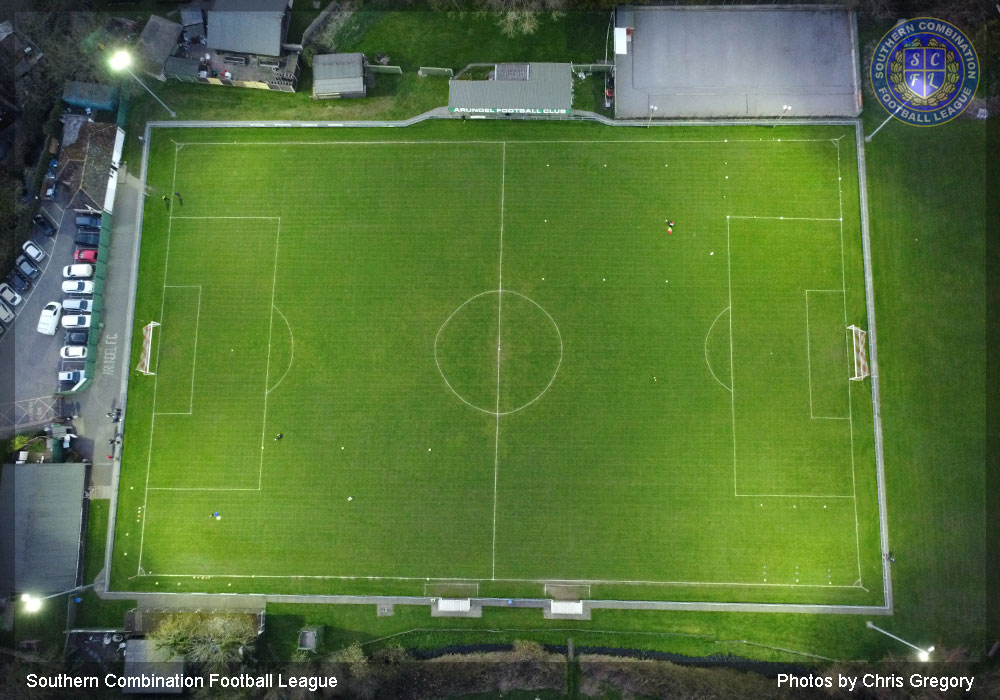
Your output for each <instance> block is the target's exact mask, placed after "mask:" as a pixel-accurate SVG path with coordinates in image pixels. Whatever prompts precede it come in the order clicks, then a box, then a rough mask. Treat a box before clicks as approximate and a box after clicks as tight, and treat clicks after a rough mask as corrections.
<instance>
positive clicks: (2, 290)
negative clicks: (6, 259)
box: [0, 282, 21, 306]
mask: <svg viewBox="0 0 1000 700" xmlns="http://www.w3.org/2000/svg"><path fill="white" fill-rule="evenodd" d="M0 299H3V300H4V301H5V302H7V304H8V305H10V306H17V305H18V304H20V303H21V295H20V294H18V293H17V292H15V291H14V290H13V289H12V288H11V286H10V285H9V284H7V283H6V282H3V283H2V284H0Z"/></svg>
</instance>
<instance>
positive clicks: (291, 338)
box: [267, 306, 295, 394]
mask: <svg viewBox="0 0 1000 700" xmlns="http://www.w3.org/2000/svg"><path fill="white" fill-rule="evenodd" d="M272 308H273V309H274V310H275V311H277V312H278V315H279V316H281V320H282V321H284V322H285V327H286V328H287V329H288V340H289V342H290V343H291V350H290V352H289V357H288V366H287V367H286V368H285V372H284V374H282V375H281V379H279V380H278V381H277V382H275V384H274V386H272V387H271V388H270V389H268V390H267V393H268V394H270V393H271V392H272V391H274V390H275V389H277V388H278V385H279V384H281V382H283V381H285V377H287V376H288V373H289V372H290V371H291V369H292V363H293V362H295V335H294V334H293V333H292V325H291V324H290V323H289V322H288V319H287V318H285V314H283V313H281V309H279V308H278V307H277V306H272Z"/></svg>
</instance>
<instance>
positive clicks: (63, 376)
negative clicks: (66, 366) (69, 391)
mask: <svg viewBox="0 0 1000 700" xmlns="http://www.w3.org/2000/svg"><path fill="white" fill-rule="evenodd" d="M85 376H87V375H86V374H85V373H84V371H83V370H82V369H74V370H71V371H69V372H60V373H59V381H60V382H69V383H71V384H76V383H77V382H80V381H83V378H84V377H85Z"/></svg>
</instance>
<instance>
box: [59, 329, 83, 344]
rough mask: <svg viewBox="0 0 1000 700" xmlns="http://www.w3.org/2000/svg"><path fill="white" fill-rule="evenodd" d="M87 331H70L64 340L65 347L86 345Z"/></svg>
mask: <svg viewBox="0 0 1000 700" xmlns="http://www.w3.org/2000/svg"><path fill="white" fill-rule="evenodd" d="M88 335H89V333H88V332H87V331H68V332H67V333H66V335H65V337H64V338H63V345H86V344H87V337H88Z"/></svg>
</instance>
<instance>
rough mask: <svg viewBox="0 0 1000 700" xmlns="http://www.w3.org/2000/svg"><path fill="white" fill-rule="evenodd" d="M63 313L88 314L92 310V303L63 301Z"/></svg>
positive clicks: (86, 300) (90, 301)
mask: <svg viewBox="0 0 1000 700" xmlns="http://www.w3.org/2000/svg"><path fill="white" fill-rule="evenodd" d="M62 309H63V313H67V312H73V313H85V314H89V313H90V312H91V311H93V310H94V302H93V301H92V300H91V299H63V302H62Z"/></svg>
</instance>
